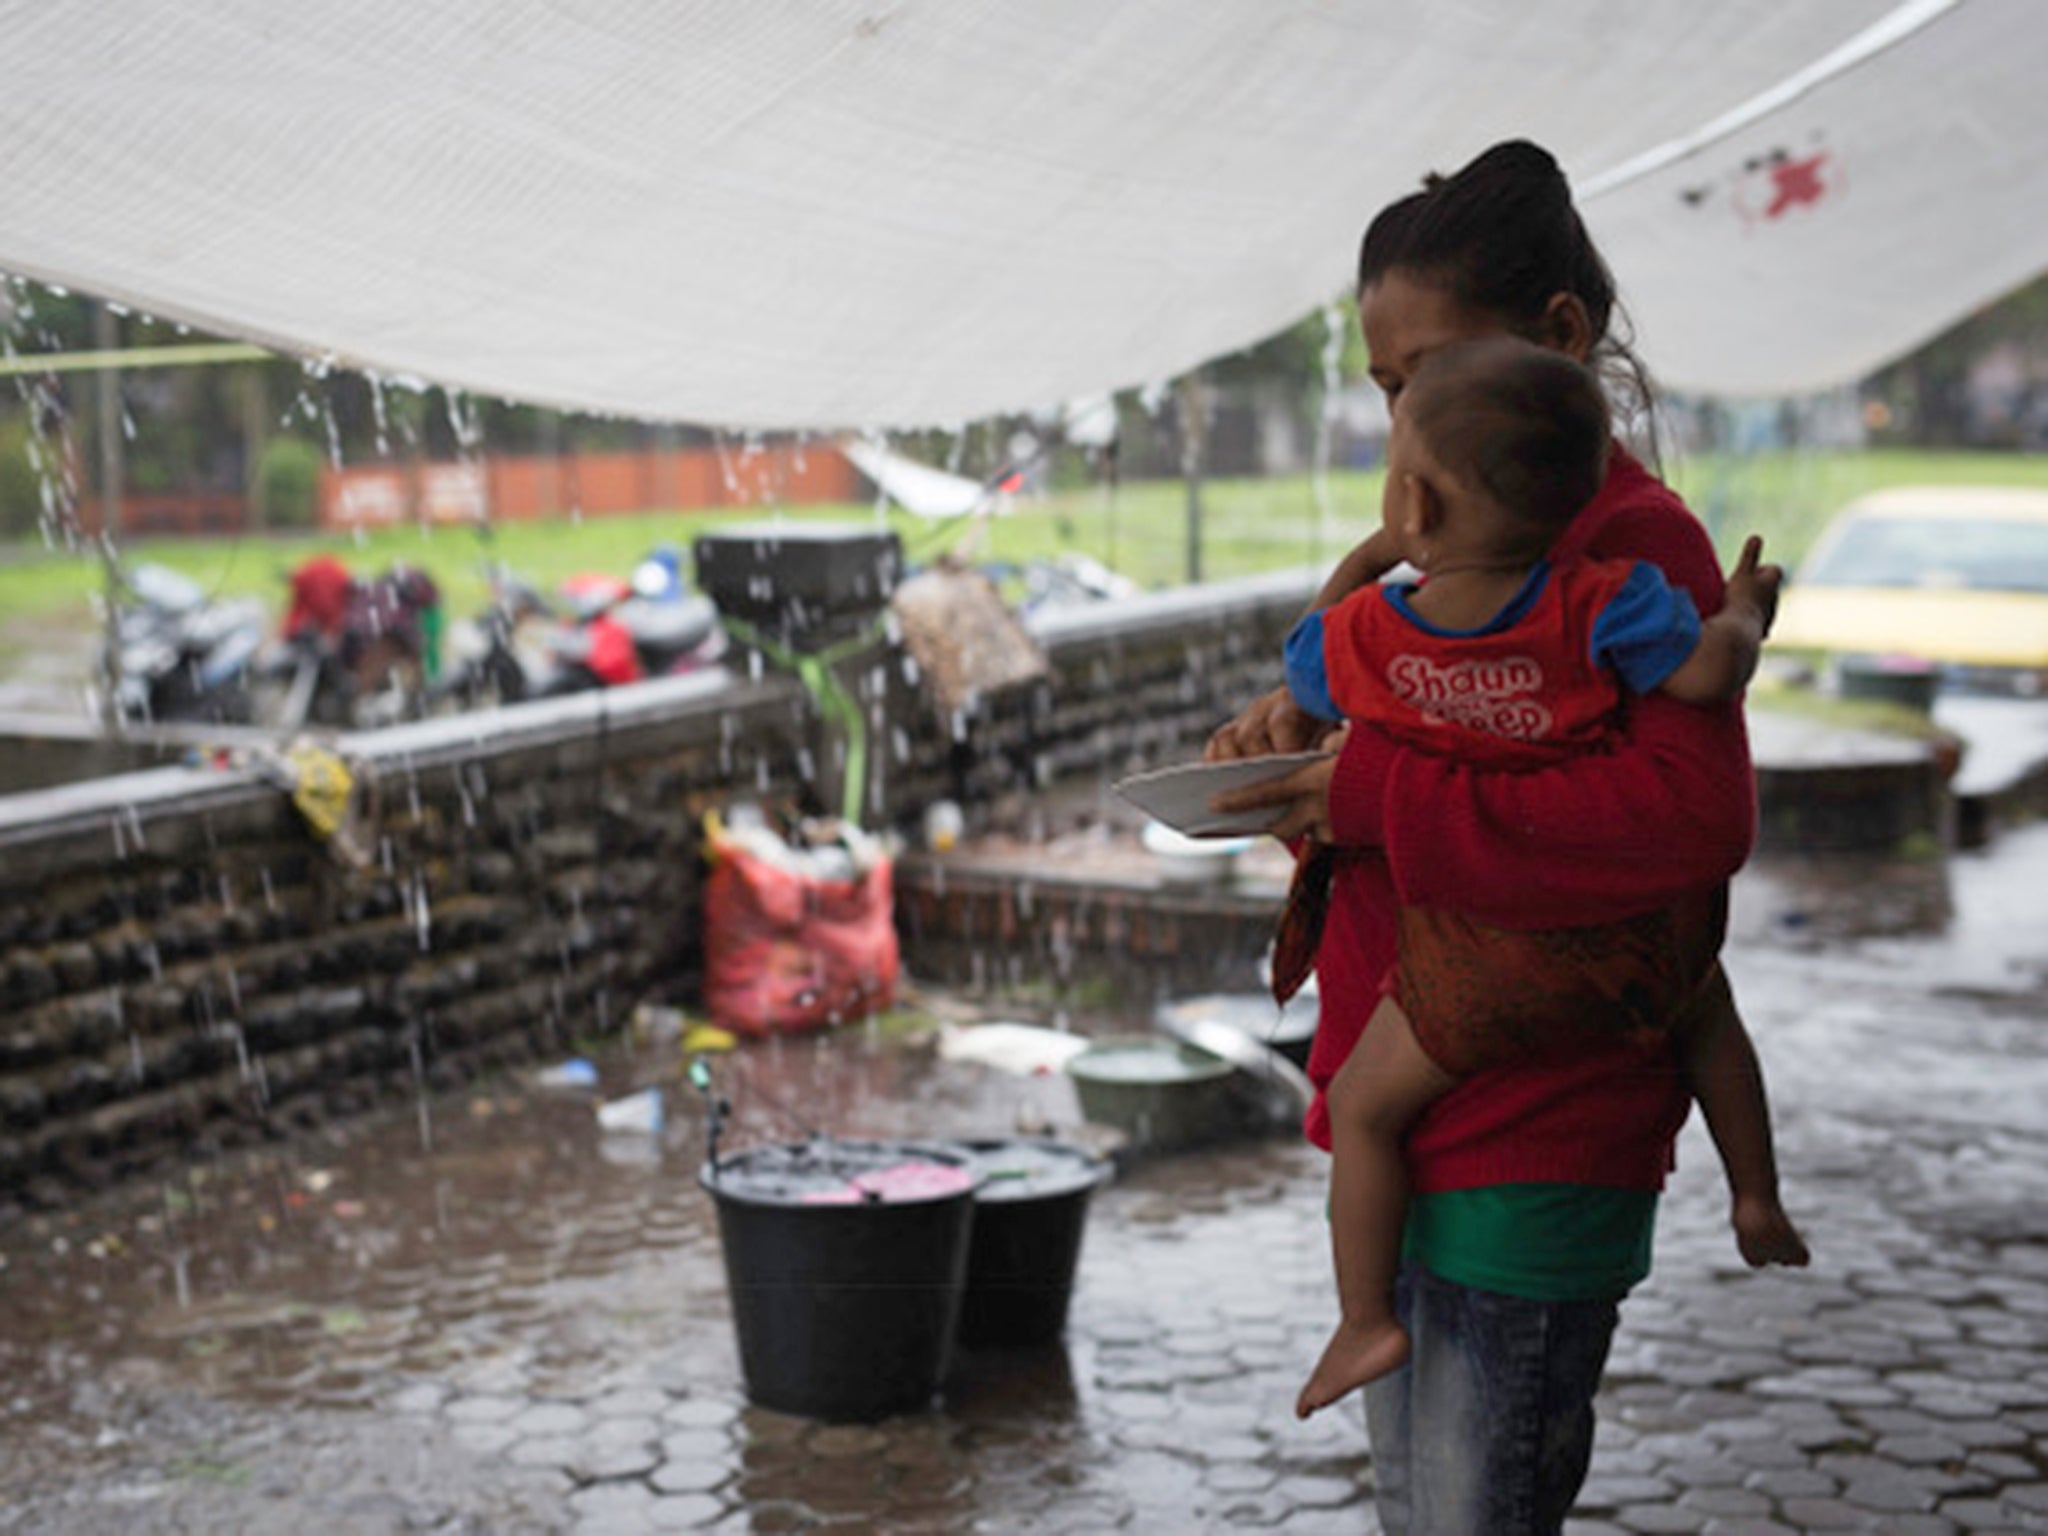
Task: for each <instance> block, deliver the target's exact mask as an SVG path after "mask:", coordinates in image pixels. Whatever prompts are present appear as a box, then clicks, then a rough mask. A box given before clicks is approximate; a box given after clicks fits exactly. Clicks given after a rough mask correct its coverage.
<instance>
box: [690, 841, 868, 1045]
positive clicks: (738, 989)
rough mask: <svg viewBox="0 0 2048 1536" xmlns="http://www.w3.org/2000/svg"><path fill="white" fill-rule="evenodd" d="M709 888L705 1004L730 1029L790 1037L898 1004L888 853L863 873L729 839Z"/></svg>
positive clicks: (717, 851) (718, 852)
mask: <svg viewBox="0 0 2048 1536" xmlns="http://www.w3.org/2000/svg"><path fill="white" fill-rule="evenodd" d="M712 848H713V851H714V856H715V859H716V862H715V863H714V864H713V865H712V868H711V875H710V878H709V879H708V880H707V881H706V882H705V886H704V1008H705V1011H706V1012H708V1013H709V1014H710V1015H711V1018H712V1020H713V1022H715V1023H716V1024H718V1025H719V1027H720V1028H723V1029H729V1030H733V1031H735V1032H736V1033H739V1034H744V1035H756V1036H759V1035H781V1034H793V1033H798V1032H801V1031H805V1030H814V1029H823V1028H826V1027H828V1026H830V1025H834V1024H839V1023H843V1022H845V1021H847V1020H849V1019H857V1018H861V1017H864V1016H865V1015H867V1014H870V1013H874V1012H876V1011H878V1010H880V1009H883V1008H886V1007H888V1006H889V1003H890V1001H891V1000H892V999H893V998H894V996H895V993H896V972H897V966H898V961H899V956H898V949H897V942H896V925H895V894H894V877H893V874H892V872H891V867H890V863H889V861H888V860H887V859H886V858H883V859H877V860H876V862H875V863H874V864H873V865H872V866H870V867H869V868H868V870H867V871H866V873H864V874H863V875H861V876H860V878H858V879H853V880H828V879H820V878H817V877H815V876H810V875H805V874H802V873H800V872H798V871H796V870H793V869H789V868H786V867H784V866H782V865H779V864H776V863H774V862H773V861H771V860H770V859H767V858H764V857H762V856H760V855H759V854H756V853H754V852H752V851H750V850H748V849H746V848H744V847H741V846H739V845H737V844H735V843H732V842H730V841H726V840H723V839H714V841H713V843H712Z"/></svg>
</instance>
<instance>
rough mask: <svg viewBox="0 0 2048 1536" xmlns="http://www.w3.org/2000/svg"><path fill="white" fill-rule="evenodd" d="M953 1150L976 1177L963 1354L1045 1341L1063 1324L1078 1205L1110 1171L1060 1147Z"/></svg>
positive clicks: (967, 1146)
mask: <svg viewBox="0 0 2048 1536" xmlns="http://www.w3.org/2000/svg"><path fill="white" fill-rule="evenodd" d="M956 1145H957V1146H958V1147H959V1148H960V1149H961V1150H962V1151H964V1152H965V1153H967V1154H968V1156H969V1157H970V1159H971V1162H972V1166H973V1168H974V1169H975V1171H976V1172H977V1173H978V1174H980V1175H981V1185H980V1188H979V1189H978V1190H977V1191H976V1193H975V1196H974V1236H973V1241H972V1243H971V1244H970V1246H969V1250H968V1259H967V1293H966V1295H965V1297H964V1298H963V1299H962V1301H961V1305H960V1342H961V1343H962V1344H963V1345H966V1346H967V1347H968V1348H970V1349H986V1348H1016V1347H1023V1346H1028V1345H1035V1344H1048V1343H1051V1342H1052V1341H1053V1340H1055V1339H1057V1338H1059V1336H1060V1334H1061V1332H1062V1331H1063V1330H1064V1329H1065V1328H1066V1325H1067V1305H1068V1303H1069V1302H1070V1301H1071V1300H1072V1299H1073V1294H1074V1271H1075V1268H1076V1267H1077V1266H1078V1265H1079V1263H1080V1260H1081V1233H1082V1229H1083V1228H1084V1227H1085V1226H1086V1225H1087V1218H1088V1197H1089V1196H1090V1195H1092V1194H1093V1193H1094V1192H1095V1190H1096V1189H1097V1187H1098V1186H1100V1185H1102V1184H1103V1183H1105V1182H1106V1181H1107V1180H1108V1178H1109V1176H1110V1171H1111V1170H1110V1165H1109V1164H1108V1163H1107V1162H1105V1161H1104V1160H1102V1159H1101V1158H1099V1157H1096V1156H1095V1155H1094V1154H1093V1153H1091V1152H1089V1151H1088V1150H1087V1149H1086V1148H1085V1147H1077V1146H1073V1145H1071V1144H1070V1143H1067V1142H1059V1141H1042V1140H1037V1139H1034V1138H1019V1139H1015V1140H1009V1141H966V1142H960V1143H957V1144H956Z"/></svg>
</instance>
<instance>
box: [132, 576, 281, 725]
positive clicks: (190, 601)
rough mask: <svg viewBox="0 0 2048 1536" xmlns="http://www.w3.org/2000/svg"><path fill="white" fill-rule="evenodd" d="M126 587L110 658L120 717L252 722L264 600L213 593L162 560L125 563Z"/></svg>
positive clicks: (136, 719)
mask: <svg viewBox="0 0 2048 1536" xmlns="http://www.w3.org/2000/svg"><path fill="white" fill-rule="evenodd" d="M121 589H122V590H121V595H120V597H119V598H118V599H117V606H116V609H115V614H114V636H113V639H112V642H111V648H112V655H110V656H108V657H107V658H106V670H107V674H108V676H109V677H110V679H111V680H112V684H113V689H114V702H115V708H116V710H117V711H118V713H119V717H120V718H121V719H122V720H126V721H147V720H201V721H207V722H210V723H214V724H245V723H247V722H248V721H249V720H250V719H251V718H252V705H251V701H250V670H251V666H252V664H253V663H254V661H255V659H256V654H257V652H258V651H259V650H260V649H261V648H262V645H263V631H264V625H265V618H264V612H263V605H262V603H260V602H258V601H257V600H256V599H254V598H230V599H221V598H216V597H213V596H212V595H210V594H209V593H208V592H207V590H206V589H205V588H204V587H202V586H201V585H200V584H199V583H198V582H196V581H194V580H193V579H192V578H191V577H189V576H187V575H185V574H183V573H182V572H179V571H174V570H171V569H170V568H169V567H167V566H161V565H137V566H132V567H129V568H126V569H124V570H123V571H122V572H121Z"/></svg>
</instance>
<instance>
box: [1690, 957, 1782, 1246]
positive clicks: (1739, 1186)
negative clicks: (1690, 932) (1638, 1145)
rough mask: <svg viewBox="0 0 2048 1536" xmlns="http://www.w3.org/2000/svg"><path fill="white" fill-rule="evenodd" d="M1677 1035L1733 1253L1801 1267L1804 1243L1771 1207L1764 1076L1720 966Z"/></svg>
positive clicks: (1773, 1170)
mask: <svg viewBox="0 0 2048 1536" xmlns="http://www.w3.org/2000/svg"><path fill="white" fill-rule="evenodd" d="M1680 1029H1681V1045H1682V1048H1683V1051H1684V1059H1685V1075H1686V1080H1687V1082H1688V1083H1689V1084H1690V1086H1691V1088H1692V1093H1693V1097H1694V1098H1696V1099H1697V1100H1699V1105H1700V1112H1701V1113H1702V1114H1704V1115H1705V1116H1706V1120H1707V1129H1708V1131H1709V1132H1711V1133H1712V1135H1713V1138H1714V1146H1715V1148H1716V1149H1717V1150H1718V1151H1719V1152H1720V1154H1721V1167H1722V1169H1723V1171H1724V1172H1725V1173H1726V1174H1727V1176H1728V1193H1729V1196H1730V1198H1731V1210H1730V1219H1731V1221H1732V1223H1733V1225H1734V1227H1735V1245H1736V1247H1737V1248H1738V1249H1740V1250H1741V1253H1742V1257H1743V1258H1744V1259H1745V1260H1746V1261H1748V1263H1749V1264H1751V1265H1752V1266H1754V1267H1761V1266H1763V1265H1765V1264H1791V1265H1794V1266H1801V1265H1804V1264H1806V1263H1807V1262H1808V1259H1809V1255H1808V1253H1807V1249H1806V1242H1805V1240H1804V1239H1803V1238H1801V1237H1800V1235H1799V1229H1798V1228H1797V1227H1795V1226H1793V1225H1792V1218H1791V1217H1790V1216H1788V1215H1786V1214H1785V1208H1784V1206H1783V1205H1781V1204H1780V1203H1779V1201H1778V1163H1777V1158H1776V1157H1775V1155H1774V1154H1773V1153H1772V1150H1771V1111H1770V1104H1769V1102H1768V1101H1767V1099H1766V1098H1765V1095H1764V1076H1763V1069H1762V1067H1761V1066H1760V1065H1759V1064H1758V1062H1757V1059H1756V1049H1755V1047H1754V1046H1752V1045H1751V1044H1750V1040H1749V1031H1748V1030H1746V1029H1745V1028H1743V1025H1742V1018H1741V1016H1740V1015H1739V1014H1737V1013H1736V1011H1735V997H1734V994H1732V993H1731V992H1730V991H1729V990H1728V978H1727V976H1726V975H1725V974H1723V972H1722V970H1721V967H1720V966H1719V965H1716V966H1715V967H1714V969H1713V972H1712V973H1711V974H1710V975H1709V976H1708V977H1707V979H1706V981H1705V982H1703V983H1702V984H1701V987H1700V991H1699V994H1698V995H1697V996H1695V997H1694V998H1693V999H1692V1001H1691V1003H1690V1004H1689V1005H1688V1007H1687V1011H1686V1017H1685V1018H1684V1019H1683V1020H1682V1021H1681V1023H1680Z"/></svg>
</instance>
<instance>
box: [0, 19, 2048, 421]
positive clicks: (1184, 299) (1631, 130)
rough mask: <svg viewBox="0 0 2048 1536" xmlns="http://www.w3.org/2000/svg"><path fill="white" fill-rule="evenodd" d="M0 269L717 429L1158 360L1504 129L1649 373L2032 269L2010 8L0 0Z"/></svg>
mask: <svg viewBox="0 0 2048 1536" xmlns="http://www.w3.org/2000/svg"><path fill="white" fill-rule="evenodd" d="M0 38H4V39H5V53H4V57H5V61H6V66H7V67H6V82H7V83H6V89H5V91H4V92H0V269H5V270H9V271H13V272H16V273H19V274H23V275H26V276H30V277H35V278H39V279H42V280H45V281H49V282H55V283H61V284H66V285H71V286H75V287H77V288H80V289H82V290H86V291H89V292H93V293H97V294H101V295H105V296H107V297H111V298H114V299H117V300H121V301H125V302H127V303H130V304H132V305H135V306H137V307H139V308H142V309H144V310H147V311H149V312H151V313H154V314H158V315H162V316H166V317H175V318H180V319H184V320H187V321H189V322H192V323H194V324H197V325H200V326H202V327H205V328H207V329H210V330H215V331H219V332H222V333H225V334H229V335H235V336H240V337H245V338H248V339H251V340H255V341H261V342H266V343H270V344H272V345H277V346H281V347H285V348H289V349H292V350H297V351H303V352H311V353H316V354H324V355H330V356H331V357H332V358H333V359H334V360H335V361H337V362H338V363H341V364H345V365H349V366H354V367H360V368H364V369H368V370H371V371H375V372H385V373H398V374H412V375H419V376H424V377H427V378H430V379H433V380H436V381H439V382H442V383H446V384H450V385H456V386H461V387H465V388H469V389H473V390H477V391H481V392H486V393H491V394H499V395H504V396H508V397H512V398H517V399H525V400H532V401H538V402H548V403H554V404H558V405H564V406H575V407H582V408H590V409H597V410H606V411H617V412H621V413H624V414H628V415H635V416H669V417H678V418H684V419H690V420H697V421H704V422H711V423H721V424H729V425H743V426H759V427H779V426H816V427H828V426H885V425H913V424H926V423H951V422H957V421H961V420H964V419H968V418H971V417H974V416H977V415H981V414H985V413H988V412H991V411H994V410H998V409H1011V408H1029V407H1039V406H1045V405H1049V404H1053V403H1056V402H1058V401H1061V400H1064V399H1068V398H1070V397H1073V396H1076V395H1081V394H1088V393H1097V392H1100V391H1103V390H1106V389H1112V388H1119V387H1124V386H1128V385H1134V384H1141V383H1145V382H1149V381H1153V380H1157V379H1160V378H1164V377H1167V376H1170V375H1172V374H1174V373H1177V372H1179V371H1181V370H1184V369H1186V368H1187V367H1189V366H1191V365H1193V364H1194V363H1196V362H1198V361H1200V360H1202V359H1203V358H1206V357H1210V356H1214V355H1217V354H1219V353H1222V352H1227V351H1231V350H1235V349H1236V348H1239V347H1241V346H1244V345H1246V344H1248V343H1250V342H1252V341H1254V340H1256V339H1258V338H1259V337H1261V336H1263V335H1266V334H1269V333H1271V332H1272V331H1274V330H1276V329H1278V328H1280V327H1282V326H1284V325H1286V324H1287V323H1289V322H1291V321H1293V320H1294V319H1296V318H1298V317H1299V316H1301V315H1302V314H1304V313H1306V312H1308V311H1309V310H1311V309H1312V308H1314V307H1315V306H1316V305H1318V304H1320V303H1322V302H1324V301H1326V300H1327V299H1328V298H1330V297H1331V296H1333V295H1334V294H1336V293H1338V292H1340V291H1342V289H1343V288H1344V286H1345V285H1346V283H1347V281H1348V276H1349V272H1350V268H1351V264H1352V260H1353V255H1354V252H1355V250H1356V244H1357V239H1358V235H1359V233H1360V231H1361V229H1362V228H1363V226H1364V224H1365V221H1366V219H1367V218H1368V217H1369V216H1370V214H1371V213H1372V212H1373V210H1374V209H1376V208H1377V207H1378V206H1379V205H1380V204H1382V203H1383V202H1385V201H1386V200H1388V199H1389V198H1391V197H1393V196H1396V195H1398V194H1400V193H1401V192H1403V191H1406V190H1408V189H1410V188H1412V187H1413V186H1414V185H1415V184H1416V182H1417V178H1418V177H1419V176H1420V174H1421V173H1422V172H1423V171H1425V170H1429V169H1441V170H1449V169H1452V168H1454V167H1455V166H1456V165H1457V164H1459V163H1461V162H1462V161H1463V160H1465V159H1466V158H1468V157H1469V156H1470V155H1471V154H1472V153H1474V152H1476V151H1477V150H1479V149H1481V148H1483V147H1484V146H1485V145H1487V144H1488V143H1490V142H1492V141H1494V140H1496V139H1500V138H1505V137H1511V136H1526V137H1531V138H1534V139H1537V140H1538V141H1539V142H1542V143H1544V144H1546V145H1547V146H1549V147H1550V148H1551V149H1552V150H1554V151H1555V152H1556V153H1557V155H1558V157H1559V158H1560V160H1562V161H1563V163H1564V165H1565V167H1566V169H1567V170H1568V171H1569V172H1570V173H1571V175H1572V177H1573V180H1574V182H1575V184H1576V185H1577V186H1578V188H1579V190H1580V192H1581V196H1582V200H1583V206H1584V208H1585V210H1586V214H1587V217H1588V220H1589V222H1590V223H1591V224H1592V226H1593V229H1594V233H1595V235H1596V237H1597V238H1598V239H1599V240H1600V241H1601V242H1602V243H1603V245H1604V246H1605V248H1606V251H1607V254H1608V257H1609V259H1610V261H1611V262H1612V264H1613V266H1614V268H1615V271H1616V274H1617V276H1618V278H1619V279H1620V282H1621V287H1622V292H1623V298H1624V301H1625V302H1626V303H1627V304H1628V305H1629V307H1630V308H1631V310H1632V311H1633V313H1634V316H1635V320H1636V323H1637V328H1638V332H1639V340H1640V342H1641V346H1642V350H1643V351H1644V353H1645V355H1646V356H1647V358H1648V360H1649V362H1650V364H1651V366H1652V368H1653V370H1654V371H1655V372H1657V373H1658V374H1659V376H1660V377H1661V378H1662V379H1663V380H1664V381H1665V382H1667V383H1668V384H1672V385H1676V386H1679V387H1683V388H1689V389H1695V390H1700V391H1712V392H1725V393H1775V392H1781V391H1794V390H1801V389H1806V388H1813V387H1819V386H1825V385H1829V384H1833V383H1838V382H1842V381H1845V380H1848V379H1851V378H1854V377H1856V376H1858V375H1860V374H1862V373H1864V372H1866V371H1868V370H1869V369H1871V368H1872V367H1874V366H1876V365H1878V364H1880V363H1882V362H1884V361H1885V360H1887V359H1889V358H1891V357H1893V356H1896V355H1897V354H1899V353H1900V352H1902V351H1904V350H1906V349H1908V348H1910V347H1911V346H1912V345H1913V344H1914V343H1916V342H1918V341H1920V340H1922V339H1924V338H1926V337H1927V336H1929V335H1931V334H1933V333H1935V332H1937V331H1938V330H1940V329H1941V328H1943V327H1944V326H1946V325H1947V324H1949V323H1951V322H1952V321H1954V320H1955V319H1957V318H1959V317H1960V316H1961V315H1963V314H1965V313H1967V312H1968V311H1969V310H1970V309H1972V308H1973V307H1975V306H1977V305H1980V304H1982V303H1984V302H1985V301H1987V300H1989V299H1991V298H1994V297H1996V296H1997V295H1999V294H2000V293H2002V292H2004V291H2006V290H2007V289H2009V288H2011V287H2013V286H2015V285H2017V284H2018V283H2020V282H2022V281H2024V280H2026V279H2028V278H2029V277H2031V276H2033V275H2035V274H2036V273H2038V272H2040V271H2041V270H2043V269H2044V268H2048V217H2044V216H2043V210H2044V209H2048V86H2044V82H2048V7H2044V6H2043V5H2041V4H2040V3H2039V0H1908V3H1900V0H1801V3H1799V4H1786V3H1784V0H1716V3H1714V4H1700V3H1698V0H1544V3H1542V4H1530V3H1528V0H1462V3H1453V0H1431V3H1423V0H1198V3H1190V0H1118V3H1116V4H1104V3H1103V0H438V3H433V0H429V3H422V0H328V3H321V4H282V5H281V4H277V3H276V0H161V3H158V4H153V5H146V6H145V5H136V4H114V3H111V0H100V3H90V0H74V3H68V4H59V5H52V4H49V3H47V0H0Z"/></svg>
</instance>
